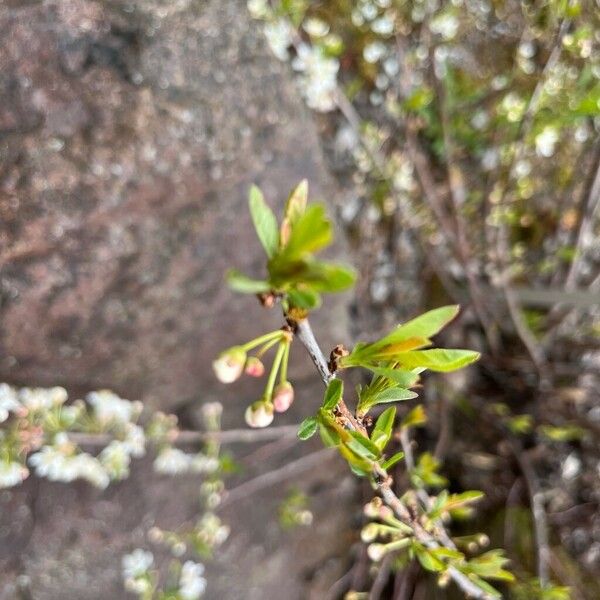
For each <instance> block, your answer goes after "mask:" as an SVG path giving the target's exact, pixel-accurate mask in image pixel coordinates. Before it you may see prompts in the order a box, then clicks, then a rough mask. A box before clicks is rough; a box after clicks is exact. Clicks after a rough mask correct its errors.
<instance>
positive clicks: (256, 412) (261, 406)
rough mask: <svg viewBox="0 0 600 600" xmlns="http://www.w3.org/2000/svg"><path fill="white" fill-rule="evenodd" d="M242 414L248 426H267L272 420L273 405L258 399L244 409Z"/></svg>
mask: <svg viewBox="0 0 600 600" xmlns="http://www.w3.org/2000/svg"><path fill="white" fill-rule="evenodd" d="M244 416H245V418H246V423H247V424H248V425H249V426H250V427H255V428H258V427H268V426H269V425H270V424H271V423H272V422H273V405H272V404H271V403H270V402H265V401H264V400H259V401H258V402H254V404H251V405H250V406H249V407H248V408H247V409H246V414H245V415H244Z"/></svg>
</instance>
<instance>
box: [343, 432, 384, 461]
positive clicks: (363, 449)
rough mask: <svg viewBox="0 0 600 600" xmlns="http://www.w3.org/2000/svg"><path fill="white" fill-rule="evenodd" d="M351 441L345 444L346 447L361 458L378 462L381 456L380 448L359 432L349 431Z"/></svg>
mask: <svg viewBox="0 0 600 600" xmlns="http://www.w3.org/2000/svg"><path fill="white" fill-rule="evenodd" d="M348 433H349V434H350V439H349V440H347V441H346V442H345V444H346V446H348V448H350V450H352V452H354V453H355V454H357V455H358V456H360V457H361V458H366V459H368V460H376V459H378V458H379V457H380V456H381V452H380V450H379V448H378V447H377V446H376V445H375V444H374V443H373V442H372V441H371V440H370V439H369V438H367V437H365V436H364V435H362V433H359V432H358V431H349V432H348Z"/></svg>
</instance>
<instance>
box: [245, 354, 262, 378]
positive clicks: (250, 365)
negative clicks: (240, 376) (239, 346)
mask: <svg viewBox="0 0 600 600" xmlns="http://www.w3.org/2000/svg"><path fill="white" fill-rule="evenodd" d="M245 372H246V375H250V377H262V376H263V375H264V372H265V365H263V364H262V362H261V361H260V359H258V358H256V356H249V357H248V360H247V361H246V369H245Z"/></svg>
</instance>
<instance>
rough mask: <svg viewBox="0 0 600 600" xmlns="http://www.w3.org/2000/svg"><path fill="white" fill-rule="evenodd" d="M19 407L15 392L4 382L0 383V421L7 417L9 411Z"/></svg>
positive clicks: (14, 410) (2, 421)
mask: <svg viewBox="0 0 600 600" xmlns="http://www.w3.org/2000/svg"><path fill="white" fill-rule="evenodd" d="M19 408H21V404H20V403H19V401H18V399H17V392H16V391H15V390H14V388H12V387H10V385H8V384H6V383H0V423H4V421H6V419H8V415H9V413H11V412H16V411H17V410H19Z"/></svg>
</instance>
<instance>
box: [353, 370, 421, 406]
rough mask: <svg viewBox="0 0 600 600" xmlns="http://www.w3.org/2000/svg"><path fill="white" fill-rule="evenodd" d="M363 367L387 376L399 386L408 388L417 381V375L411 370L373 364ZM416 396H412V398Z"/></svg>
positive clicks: (376, 373)
mask: <svg viewBox="0 0 600 600" xmlns="http://www.w3.org/2000/svg"><path fill="white" fill-rule="evenodd" d="M363 366H364V367H365V369H369V371H371V372H372V373H374V374H375V375H381V376H382V377H387V378H388V379H391V380H392V381H395V382H396V383H397V384H398V385H399V386H400V387H401V388H409V387H411V386H413V385H414V384H415V383H417V380H418V379H419V375H418V374H417V373H413V372H412V371H406V370H403V369H392V368H389V367H378V366H375V365H363ZM414 397H416V394H415V396H413V398H414Z"/></svg>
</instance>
